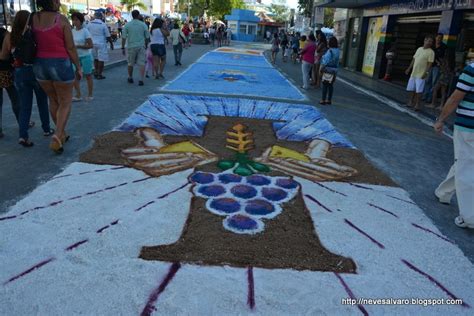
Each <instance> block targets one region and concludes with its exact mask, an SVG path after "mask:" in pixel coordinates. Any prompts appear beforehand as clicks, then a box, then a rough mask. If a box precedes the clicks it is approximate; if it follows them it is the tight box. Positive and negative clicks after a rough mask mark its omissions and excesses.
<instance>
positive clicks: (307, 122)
mask: <svg viewBox="0 0 474 316" xmlns="http://www.w3.org/2000/svg"><path fill="white" fill-rule="evenodd" d="M208 116H222V117H231V116H232V117H245V118H250V119H270V120H274V121H275V122H274V123H273V129H274V131H275V134H276V136H277V138H278V139H286V140H290V141H311V140H313V139H324V140H327V141H328V142H330V143H331V144H333V145H334V146H337V147H349V148H354V146H353V145H352V144H351V143H350V142H349V141H348V140H347V139H346V138H344V137H343V136H342V135H341V134H339V133H338V132H337V131H336V130H335V129H334V126H333V125H332V124H331V123H329V121H327V120H326V119H325V118H324V117H323V116H322V114H321V113H320V112H319V111H318V110H317V109H316V108H314V107H312V106H309V105H304V104H288V103H281V102H271V101H260V100H252V99H243V98H223V97H207V96H187V95H166V94H158V95H153V96H151V97H150V99H149V101H147V102H145V103H144V104H143V105H142V106H140V107H139V108H138V109H137V110H136V111H135V112H134V113H132V115H131V116H130V117H129V118H127V119H126V120H125V122H124V123H123V124H122V125H121V126H120V127H119V128H118V130H122V131H133V130H135V129H136V128H138V127H152V128H154V129H156V130H157V131H159V132H160V133H162V134H167V135H188V136H201V135H202V133H203V132H204V128H205V127H206V124H207V117H208ZM254 133H258V129H257V130H255V131H254Z"/></svg>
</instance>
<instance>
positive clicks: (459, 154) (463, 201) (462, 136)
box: [434, 62, 474, 229]
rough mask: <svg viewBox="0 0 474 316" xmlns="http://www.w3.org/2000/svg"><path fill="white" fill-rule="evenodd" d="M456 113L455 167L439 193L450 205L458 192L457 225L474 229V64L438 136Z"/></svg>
mask: <svg viewBox="0 0 474 316" xmlns="http://www.w3.org/2000/svg"><path fill="white" fill-rule="evenodd" d="M454 110H456V121H455V123H454V136H453V142H454V165H453V166H452V167H451V169H450V170H449V174H448V176H447V177H446V179H445V180H444V181H443V182H442V183H441V184H440V185H439V187H438V188H437V189H436V191H435V194H436V196H437V197H438V199H439V200H440V202H442V203H449V201H450V200H451V197H452V196H453V194H454V192H456V196H457V198H458V205H459V216H458V217H456V219H455V220H454V223H455V224H456V225H457V226H459V227H462V228H472V229H474V62H473V63H471V64H470V65H469V66H466V67H465V68H464V70H463V72H462V74H461V76H460V77H459V80H458V83H457V85H456V90H455V91H454V92H453V94H452V95H451V96H450V97H449V99H448V101H446V104H445V105H444V108H443V111H442V112H441V114H440V116H439V118H438V119H437V121H436V123H435V124H434V129H435V130H436V131H437V132H438V133H440V132H442V130H443V125H444V120H446V118H447V117H448V116H449V115H450V114H451V113H452V112H453V111H454Z"/></svg>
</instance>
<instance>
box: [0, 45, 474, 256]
mask: <svg viewBox="0 0 474 316" xmlns="http://www.w3.org/2000/svg"><path fill="white" fill-rule="evenodd" d="M209 49H210V47H207V46H201V45H198V46H196V45H194V46H192V47H191V49H189V50H185V51H184V54H183V67H175V66H173V65H172V63H171V62H172V60H171V61H170V59H169V60H168V65H167V68H166V80H167V81H168V80H171V79H173V78H175V77H176V76H177V75H178V74H179V73H181V72H182V71H183V70H184V69H185V68H186V65H189V64H190V63H192V62H194V61H195V60H197V59H198V58H199V57H200V56H201V55H202V54H203V53H204V52H206V51H208V50H209ZM168 56H169V58H170V57H171V58H172V50H171V49H170V48H168ZM121 59H122V57H121V51H120V50H118V49H115V50H114V51H111V62H117V61H120V60H121ZM277 67H279V68H280V69H281V70H282V71H283V72H284V74H285V75H286V76H288V77H289V78H291V79H292V80H294V81H295V82H296V86H297V87H299V86H300V85H301V82H302V81H301V80H302V79H301V68H300V65H294V64H292V63H283V62H281V60H279V61H278V62H277ZM105 75H106V76H107V79H106V80H102V81H97V80H96V81H94V83H95V87H94V90H95V100H94V101H93V102H91V103H90V104H88V103H84V102H81V103H74V104H73V111H72V115H71V119H70V122H69V132H70V133H71V136H72V141H71V142H70V143H69V144H68V147H67V150H66V151H65V153H64V154H63V155H62V156H61V157H56V156H55V155H53V154H52V153H50V150H49V149H48V148H47V144H48V142H49V139H46V138H44V137H43V136H42V133H41V129H40V127H38V126H36V127H34V128H33V129H32V130H31V136H30V137H31V138H32V140H33V141H34V142H35V146H34V147H33V148H23V147H21V146H18V145H16V139H17V135H16V133H17V130H16V123H14V119H13V114H12V112H11V109H10V105H9V100H8V97H7V96H6V94H5V95H4V102H5V104H4V109H3V111H4V118H3V120H4V123H3V124H4V132H5V134H6V136H5V138H4V139H2V140H0V164H1V165H2V166H11V168H10V167H7V168H2V172H1V175H0V178H1V182H2V183H8V185H5V186H4V187H3V188H2V190H1V191H0V210H3V211H6V210H7V208H8V206H11V205H13V204H14V203H15V201H17V200H18V199H20V198H21V196H23V195H25V194H27V193H28V192H30V191H31V190H33V189H34V188H35V187H36V186H37V185H38V184H39V183H41V182H44V181H47V180H48V179H49V178H51V177H52V176H54V175H55V174H56V173H57V172H58V171H60V170H61V169H62V168H64V167H65V166H66V165H68V164H69V163H71V162H73V161H77V159H78V156H79V154H80V153H81V152H83V151H85V150H86V149H87V148H88V147H90V145H91V142H92V139H93V137H94V136H95V135H98V134H101V133H104V132H105V131H108V130H110V129H112V128H113V127H115V126H116V125H117V124H118V123H119V122H121V121H122V120H123V119H124V118H125V117H126V116H127V115H128V114H129V113H130V112H131V111H133V110H134V109H135V107H136V106H137V105H138V104H140V103H141V102H143V101H144V100H145V99H146V98H147V96H148V95H149V94H152V93H156V92H157V91H158V90H157V89H158V88H159V87H160V86H162V85H163V84H164V81H157V80H154V79H148V80H147V81H146V82H145V86H144V87H138V86H137V85H136V84H135V85H128V84H127V83H126V82H125V80H126V66H125V65H121V66H117V67H114V68H112V69H109V70H107V71H106V73H105ZM83 88H85V87H83ZM184 88H185V87H184ZM306 94H307V95H308V97H309V98H310V101H311V103H312V104H316V106H317V107H320V106H319V104H318V102H319V100H320V95H321V92H320V90H313V89H312V90H309V91H307V93H306ZM321 111H322V112H323V113H324V114H325V115H326V116H327V117H328V118H329V119H330V121H331V122H332V123H333V124H335V125H336V126H337V127H338V129H339V130H340V131H341V132H342V133H343V134H344V135H346V136H347V137H348V138H349V139H350V140H351V141H352V142H353V143H354V144H355V145H356V146H357V147H358V148H360V149H361V150H362V151H363V152H364V153H365V154H366V155H367V157H368V158H369V159H370V160H371V161H372V162H373V163H374V164H376V165H377V166H378V167H379V168H380V169H382V170H383V171H384V172H386V173H387V174H388V175H390V177H392V179H394V180H395V181H396V182H397V183H398V184H399V185H400V186H402V187H403V188H404V189H405V190H406V191H407V192H409V193H410V196H411V198H412V199H413V200H414V201H416V203H417V204H418V205H420V207H421V208H422V209H423V210H425V213H426V215H427V216H428V217H430V218H431V219H432V220H433V221H434V223H435V224H436V226H437V227H438V228H439V229H440V230H441V231H442V232H443V233H444V234H446V235H447V236H449V237H450V238H452V239H453V240H455V241H456V243H457V244H458V245H459V246H460V248H461V249H462V250H463V251H464V253H465V254H466V256H467V257H468V258H470V260H471V261H473V260H474V244H473V243H472V237H473V236H474V232H472V231H469V230H462V229H458V228H457V227H456V226H454V224H453V218H454V217H455V215H456V212H457V206H456V203H455V200H453V205H452V206H446V205H443V204H439V203H437V202H436V199H435V198H434V196H433V191H434V189H435V188H436V186H437V185H438V184H439V182H440V181H442V179H444V176H445V175H446V173H447V171H448V170H449V167H450V165H451V163H452V161H453V148H452V142H451V140H450V139H449V138H448V137H446V136H438V135H436V134H435V133H433V131H432V128H431V127H429V126H426V125H425V124H423V123H421V122H420V121H418V120H416V119H414V118H412V117H410V116H408V115H407V114H404V113H400V112H399V111H397V110H394V109H392V108H390V107H388V106H387V105H386V104H385V103H384V102H381V101H380V100H377V99H375V98H373V97H371V96H368V95H366V94H364V93H362V92H360V91H358V90H357V89H354V87H353V86H351V85H348V84H345V83H344V81H343V80H338V81H337V83H336V85H335V96H334V103H333V106H325V107H321ZM32 119H33V120H34V121H36V122H37V124H38V123H39V122H40V121H39V116H38V113H37V109H36V108H33V118H32ZM7 179H9V180H7Z"/></svg>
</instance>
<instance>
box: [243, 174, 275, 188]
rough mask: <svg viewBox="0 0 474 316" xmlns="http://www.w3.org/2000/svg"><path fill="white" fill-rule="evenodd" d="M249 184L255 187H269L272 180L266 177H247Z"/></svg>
mask: <svg viewBox="0 0 474 316" xmlns="http://www.w3.org/2000/svg"><path fill="white" fill-rule="evenodd" d="M247 182H248V183H250V184H253V185H258V186H260V185H267V184H270V182H271V181H270V179H268V178H267V177H264V176H259V175H252V176H248V177H247Z"/></svg>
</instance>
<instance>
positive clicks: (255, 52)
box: [215, 47, 263, 56]
mask: <svg viewBox="0 0 474 316" xmlns="http://www.w3.org/2000/svg"><path fill="white" fill-rule="evenodd" d="M215 52H218V53H231V54H232V53H234V54H235V53H237V54H243V55H253V56H262V55H263V51H262V50H260V49H253V48H248V49H247V48H238V47H219V48H216V49H215Z"/></svg>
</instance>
